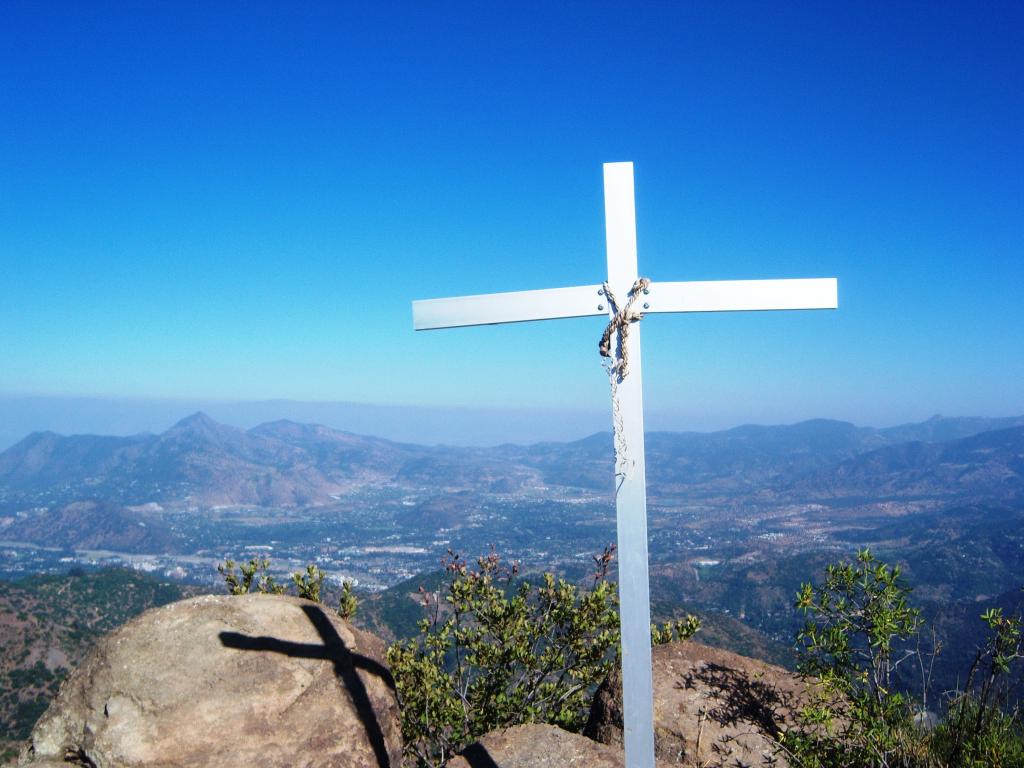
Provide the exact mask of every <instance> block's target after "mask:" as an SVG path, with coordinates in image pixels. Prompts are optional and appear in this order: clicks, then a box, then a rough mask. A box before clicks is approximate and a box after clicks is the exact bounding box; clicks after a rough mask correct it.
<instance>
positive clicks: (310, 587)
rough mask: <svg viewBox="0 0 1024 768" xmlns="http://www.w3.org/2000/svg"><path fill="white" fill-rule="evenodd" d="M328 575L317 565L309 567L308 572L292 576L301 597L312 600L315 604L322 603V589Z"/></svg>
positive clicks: (300, 572) (307, 567)
mask: <svg viewBox="0 0 1024 768" xmlns="http://www.w3.org/2000/svg"><path fill="white" fill-rule="evenodd" d="M326 577H327V574H326V573H324V572H323V571H322V570H320V568H318V567H317V566H315V565H312V564H311V565H307V566H306V572H305V573H303V572H302V571H299V572H298V573H293V574H292V581H293V582H294V583H295V588H296V589H297V590H298V593H299V597H302V598H305V599H306V600H312V601H313V602H314V603H319V602H320V589H321V588H322V587H323V585H324V579H325V578H326Z"/></svg>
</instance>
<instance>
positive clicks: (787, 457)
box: [0, 413, 1024, 510]
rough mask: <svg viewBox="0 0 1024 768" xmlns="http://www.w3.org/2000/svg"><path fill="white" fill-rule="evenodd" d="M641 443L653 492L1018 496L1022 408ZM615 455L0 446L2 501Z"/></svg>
mask: <svg viewBox="0 0 1024 768" xmlns="http://www.w3.org/2000/svg"><path fill="white" fill-rule="evenodd" d="M646 450H647V461H648V478H649V486H650V493H651V495H652V497H655V498H656V497H658V496H673V495H676V494H680V493H686V494H687V495H688V496H691V497H697V498H699V497H704V496H720V495H722V494H737V493H759V494H772V495H777V496H780V497H789V496H796V495H798V496H801V497H811V496H813V497H823V498H832V499H843V498H857V497H865V496H870V497H891V498H909V497H913V498H928V497H948V496H957V495H963V494H978V495H984V496H986V497H988V498H993V499H1003V500H1005V499H1016V498H1019V497H1021V496H1022V494H1024V417H1012V418H1002V419H983V418H970V419H968V418H939V417H936V418H933V419H930V420H928V421H925V422H922V423H919V424H907V425H902V426H897V427H890V428H886V429H875V428H871V427H857V426H854V425H853V424H849V423H846V422H839V421H829V420H813V421H805V422H801V423H798V424H793V425H786V426H742V427H737V428H735V429H730V430H725V431H721V432H710V433H697V432H682V433H677V432H655V433H650V434H648V435H647V438H646ZM612 464H613V452H612V438H611V435H610V434H609V433H598V434H595V435H592V436H590V437H588V438H584V439H582V440H578V441H574V442H567V443H539V444H535V445H529V446H518V445H502V446H497V447H493V448H453V447H447V446H429V447H428V446H420V445H411V444H406V443H396V442H392V441H388V440H384V439H381V438H374V437H365V436H361V435H355V434H351V433H347V432H342V431H339V430H335V429H331V428H328V427H323V426H318V425H311V424H298V423H295V422H291V421H275V422H270V423H266V424H262V425H260V426H257V427H254V428H252V429H249V430H243V429H239V428H237V427H230V426H226V425H223V424H219V423H217V422H216V421H214V420H213V419H211V418H210V417H209V416H206V415H205V414H203V413H196V414H194V415H192V416H189V417H188V418H185V419H183V420H181V421H180V422H178V423H177V424H175V425H174V426H173V427H171V428H170V429H168V430H167V431H166V432H164V433H162V434H159V435H153V434H141V435H135V436H131V437H106V436H96V435H72V436H61V435H57V434H54V433H52V432H38V433H34V434H32V435H29V436H28V437H26V438H25V439H23V440H22V441H20V442H19V443H17V444H16V445H14V446H12V447H11V448H9V449H8V450H6V451H4V452H3V453H0V509H8V510H10V509H12V508H16V507H20V506H24V505H26V504H43V505H45V504H49V505H52V504H55V503H59V504H68V503H72V502H82V501H102V502H108V503H116V504H122V505H144V504H147V503H156V504H160V505H163V506H172V507H175V506H176V507H199V508H204V507H213V506H229V505H240V506H241V505H251V506H262V507H293V506H294V507H303V506H317V505H323V504H329V503H331V502H332V500H333V499H334V498H336V497H337V496H338V495H339V494H344V493H346V492H349V491H352V490H355V489H358V488H366V487H372V486H391V487H399V488H410V489H421V488H425V487H436V488H439V489H445V490H447V491H452V492H455V491H459V490H469V491H475V492H491V493H516V492H518V491H522V490H525V489H542V488H544V487H551V486H555V487H564V488H574V489H583V490H587V491H592V492H597V493H605V492H608V491H609V490H610V486H611V478H612Z"/></svg>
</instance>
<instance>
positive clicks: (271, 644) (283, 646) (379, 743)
mask: <svg viewBox="0 0 1024 768" xmlns="http://www.w3.org/2000/svg"><path fill="white" fill-rule="evenodd" d="M302 610H303V612H304V613H305V614H306V617H307V618H308V619H309V621H310V623H311V624H312V625H313V626H314V627H315V628H316V631H317V633H318V634H319V635H320V638H321V639H322V640H323V643H322V644H316V643H294V642H289V641H287V640H281V639H279V638H276V637H265V636H261V637H252V636H250V635H243V634H241V633H239V632H221V633H220V635H219V637H220V641H221V643H222V644H223V645H224V647H226V648H233V649H236V650H241V651H265V652H269V653H281V654H284V655H286V656H290V657H292V658H299V659H323V660H324V661H330V662H333V663H334V673H335V675H337V677H338V679H339V680H340V681H341V684H342V687H343V688H344V689H345V691H346V692H347V693H348V695H349V697H350V699H351V701H352V706H353V707H354V708H355V710H356V714H357V715H358V716H359V720H360V722H361V723H362V724H363V727H364V728H365V729H366V736H367V739H368V740H369V742H370V745H371V746H372V747H373V753H374V755H375V756H376V758H377V764H378V766H379V767H380V768H390V766H391V762H390V758H389V757H388V749H387V744H386V743H385V741H384V732H383V731H382V730H381V727H380V723H379V722H377V715H376V713H374V711H373V705H372V703H371V702H370V697H369V695H368V694H367V692H366V686H365V685H364V684H363V681H362V680H360V679H359V675H358V674H356V670H357V669H362V670H365V671H366V672H369V673H370V674H373V675H376V676H378V677H380V678H381V679H383V680H384V682H385V683H387V685H388V687H389V688H391V689H392V690H394V688H395V681H394V679H393V678H392V677H391V672H390V670H388V668H387V667H385V666H383V665H382V664H380V663H379V662H377V661H374V660H373V659H371V658H368V657H366V656H362V655H360V654H358V653H353V652H352V651H351V650H350V649H349V648H348V647H347V646H346V645H345V642H344V640H342V639H341V636H340V635H339V634H338V631H337V630H336V629H335V628H334V625H333V624H331V620H330V619H329V618H328V617H327V615H326V614H325V613H324V612H323V609H321V608H319V607H318V606H315V605H304V606H302Z"/></svg>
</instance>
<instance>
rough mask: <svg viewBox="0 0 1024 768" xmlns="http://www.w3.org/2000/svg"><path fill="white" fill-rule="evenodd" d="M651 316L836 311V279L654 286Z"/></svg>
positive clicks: (647, 302)
mask: <svg viewBox="0 0 1024 768" xmlns="http://www.w3.org/2000/svg"><path fill="white" fill-rule="evenodd" d="M642 298H643V302H644V309H643V312H644V313H648V312H729V311H743V310H757V309H836V308H837V307H838V306H839V286H838V282H837V281H836V279H835V278H834V277H822V278H813V279H809V280H705V281H693V282H685V283H651V285H650V288H649V293H648V295H646V296H643V297H642Z"/></svg>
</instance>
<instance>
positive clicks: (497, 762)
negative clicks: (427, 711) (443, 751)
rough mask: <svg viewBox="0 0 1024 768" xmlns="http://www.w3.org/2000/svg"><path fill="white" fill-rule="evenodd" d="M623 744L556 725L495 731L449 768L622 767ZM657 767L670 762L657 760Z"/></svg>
mask: <svg viewBox="0 0 1024 768" xmlns="http://www.w3.org/2000/svg"><path fill="white" fill-rule="evenodd" d="M624 762H625V760H624V757H623V754H622V747H610V746H607V745H605V744H598V743H597V742H596V741H593V740H591V739H588V738H587V737H586V736H581V735H579V734H578V733H569V732H568V731H563V730H562V729H561V728H557V727H556V726H554V725H517V726H515V727H513V728H504V729H502V730H500V731H493V732H491V733H489V734H487V735H486V736H484V737H482V738H481V739H480V740H479V741H477V742H475V743H473V744H471V745H470V746H468V747H467V748H466V749H464V750H463V752H462V754H461V755H459V756H458V757H456V758H455V759H454V760H452V761H451V762H449V763H448V768H622V766H623V764H624ZM658 768H668V764H667V763H664V762H663V761H661V760H659V761H658Z"/></svg>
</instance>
